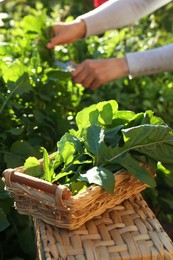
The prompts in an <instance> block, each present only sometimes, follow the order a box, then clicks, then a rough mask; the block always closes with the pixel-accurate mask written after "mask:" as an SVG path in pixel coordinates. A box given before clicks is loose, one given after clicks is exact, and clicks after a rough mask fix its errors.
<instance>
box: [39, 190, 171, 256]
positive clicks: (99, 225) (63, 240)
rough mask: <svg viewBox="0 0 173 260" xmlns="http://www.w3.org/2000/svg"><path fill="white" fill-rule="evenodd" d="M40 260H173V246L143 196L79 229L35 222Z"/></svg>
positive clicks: (135, 197)
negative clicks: (68, 228)
mask: <svg viewBox="0 0 173 260" xmlns="http://www.w3.org/2000/svg"><path fill="white" fill-rule="evenodd" d="M35 232H36V237H37V248H38V258H39V260H49V259H50V260H51V259H59V260H65V259H67V260H86V259H87V260H115V259H116V260H121V259H123V260H150V259H151V260H161V259H165V260H172V259H173V243H172V241H171V240H170V238H169V237H168V235H167V234H166V233H165V231H164V230H163V228H162V226H161V225H160V223H159V222H158V220H157V219H156V218H155V216H154V214H153V213H152V211H151V210H150V209H149V208H148V206H147V204H146V202H145V201H144V200H143V198H142V196H141V195H139V194H138V195H134V196H131V198H129V199H128V200H125V201H124V202H123V203H121V204H120V205H117V206H115V207H114V208H113V209H110V210H107V211H106V212H104V213H103V214H102V215H101V216H99V217H96V218H94V219H92V220H90V221H88V222H86V223H85V224H84V225H83V226H82V227H81V228H79V229H77V230H67V229H62V228H56V227H53V226H52V225H49V224H46V223H44V222H43V221H42V220H38V219H35Z"/></svg>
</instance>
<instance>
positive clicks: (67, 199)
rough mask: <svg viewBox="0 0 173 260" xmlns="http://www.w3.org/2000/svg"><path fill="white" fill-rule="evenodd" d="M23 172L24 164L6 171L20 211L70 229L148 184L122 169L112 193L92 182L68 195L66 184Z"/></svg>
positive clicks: (7, 181)
mask: <svg viewBox="0 0 173 260" xmlns="http://www.w3.org/2000/svg"><path fill="white" fill-rule="evenodd" d="M22 172H23V167H20V168H17V169H7V170H5V171H4V173H3V175H4V177H5V183H6V188H7V190H9V192H10V194H11V197H13V198H14V200H15V205H16V208H17V210H18V212H19V213H20V214H24V215H31V216H33V217H35V218H38V219H41V220H43V221H45V222H46V223H48V224H51V225H53V226H56V227H61V228H67V229H70V230H73V229H77V228H79V227H80V226H81V225H83V224H84V223H85V222H86V221H88V220H90V219H92V218H93V217H95V216H99V215H100V214H102V213H103V212H104V211H105V210H106V209H109V208H113V207H114V206H115V205H118V204H119V203H121V202H122V201H123V200H125V199H128V198H129V197H130V196H131V195H133V194H137V193H139V192H141V191H142V190H144V189H145V188H146V187H147V185H146V184H144V183H142V182H140V181H139V180H137V179H136V178H135V177H133V176H132V175H131V174H129V173H128V172H126V171H119V172H117V173H116V175H115V182H116V186H115V190H114V194H113V195H111V194H109V193H107V192H106V191H104V190H103V189H102V188H101V187H99V186H96V185H91V186H90V187H89V188H88V189H87V190H85V191H83V192H81V193H79V194H77V195H74V196H69V193H68V192H69V190H67V187H65V186H62V185H55V184H51V183H48V182H46V181H41V180H39V179H38V178H35V177H31V176H29V175H26V174H24V173H22Z"/></svg>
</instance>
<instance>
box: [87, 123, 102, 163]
mask: <svg viewBox="0 0 173 260" xmlns="http://www.w3.org/2000/svg"><path fill="white" fill-rule="evenodd" d="M84 134H85V135H84V136H83V137H84V140H85V146H86V148H87V151H88V152H89V153H91V154H92V155H94V165H99V164H101V163H103V160H104V157H105V149H106V145H105V143H104V137H105V135H104V130H103V128H101V127H100V126H96V125H92V126H90V127H88V128H87V129H86V130H85V131H84Z"/></svg>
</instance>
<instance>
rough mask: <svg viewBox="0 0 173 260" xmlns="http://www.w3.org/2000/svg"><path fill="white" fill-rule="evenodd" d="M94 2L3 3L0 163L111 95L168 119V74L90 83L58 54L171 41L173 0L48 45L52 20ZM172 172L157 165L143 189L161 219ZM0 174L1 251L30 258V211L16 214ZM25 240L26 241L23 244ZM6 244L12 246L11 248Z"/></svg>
mask: <svg viewBox="0 0 173 260" xmlns="http://www.w3.org/2000/svg"><path fill="white" fill-rule="evenodd" d="M92 8H93V2H92V1H91V0H90V1H88V2H86V1H83V2H77V1H69V0H60V1H58V3H57V1H55V0H53V1H45V0H37V1H33V0H31V1H28V0H15V1H14V0H9V1H2V2H1V3H0V161H1V164H0V170H1V172H3V170H5V169H6V168H9V167H12V168H14V167H17V166H19V165H22V164H23V162H24V160H25V159H26V158H27V157H28V156H29V155H33V156H36V157H38V158H40V157H41V154H40V147H41V146H44V147H45V148H46V149H47V150H48V151H49V152H52V151H54V150H55V149H56V142H57V141H58V140H59V138H60V137H61V136H62V135H63V134H64V133H65V131H67V130H68V129H69V128H71V127H75V122H74V116H75V114H76V113H77V112H78V111H79V110H81V109H82V108H84V107H86V106H88V105H90V104H93V103H97V102H100V101H104V100H110V99H115V100H116V101H117V102H118V103H119V106H120V109H125V110H132V111H134V112H135V113H137V112H141V111H146V110H147V109H151V110H153V111H154V112H155V114H156V115H157V116H160V117H162V119H163V120H164V121H165V122H166V123H167V124H168V125H170V126H171V127H173V110H172V107H173V74H172V73H167V72H165V73H162V74H158V75H154V76H146V77H136V78H134V79H129V78H128V77H126V78H123V79H120V80H117V81H115V82H111V83H109V84H105V85H103V86H102V87H100V88H99V89H97V90H95V91H91V90H88V89H84V88H83V87H82V86H80V85H77V84H74V83H73V82H72V80H71V77H70V75H69V74H68V73H62V72H61V71H58V69H57V68H56V66H55V64H54V62H55V60H57V59H58V60H61V61H67V60H74V61H76V62H81V61H82V60H84V59H86V58H109V57H113V56H116V57H121V56H123V55H125V53H126V52H133V51H143V50H146V49H151V48H155V47H159V46H162V45H164V44H168V43H172V42H173V33H172V32H173V16H172V12H173V3H172V2H171V3H170V4H168V5H167V6H165V7H163V8H161V9H160V10H158V11H156V12H155V13H153V14H151V15H149V16H147V17H144V18H143V19H141V21H139V22H137V23H135V24H134V25H133V26H129V27H126V28H122V29H120V30H112V31H108V32H106V33H105V34H103V35H99V36H92V37H89V38H87V39H84V40H79V41H77V42H76V43H74V44H70V45H68V46H67V45H64V46H57V47H56V48H55V50H54V51H50V50H48V49H47V48H46V47H45V44H46V42H47V41H48V39H49V37H50V34H51V30H50V27H51V25H52V24H54V23H55V22H56V21H57V20H62V21H65V20H67V19H73V18H75V17H76V16H78V15H80V14H82V13H85V12H87V11H89V10H91V9H92ZM172 176H173V174H172V173H170V172H167V171H165V169H164V168H163V167H162V166H161V165H159V167H158V172H157V178H156V181H157V188H156V189H154V190H151V189H147V190H146V191H145V192H144V193H143V194H144V196H145V198H146V200H147V201H148V203H149V205H150V207H151V208H152V210H153V211H154V213H155V214H156V216H157V217H158V218H159V220H161V221H162V222H166V223H173V217H172V216H173V202H172V201H173V195H172V183H173V177H172ZM12 205H13V201H12V200H11V198H10V197H9V195H8V193H7V192H6V191H5V190H4V184H3V182H2V180H0V219H1V223H0V259H14V258H15V259H16V258H17V259H35V248H34V230H33V223H32V219H30V218H29V217H26V216H21V215H19V214H18V213H17V211H16V210H15V209H14V207H13V206H12ZM28 241H30V243H29V245H28ZM9 247H10V250H9Z"/></svg>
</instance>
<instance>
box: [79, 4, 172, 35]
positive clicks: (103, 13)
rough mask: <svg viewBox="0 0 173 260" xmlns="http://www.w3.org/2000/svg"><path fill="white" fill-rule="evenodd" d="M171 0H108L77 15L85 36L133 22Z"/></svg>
mask: <svg viewBox="0 0 173 260" xmlns="http://www.w3.org/2000/svg"><path fill="white" fill-rule="evenodd" d="M171 1H172V0H109V1H107V2H106V3H104V4H103V5H101V6H99V7H98V8H96V9H94V10H92V11H90V12H88V13H86V14H84V15H81V16H79V17H78V18H79V19H82V20H84V21H85V24H86V37H87V36H89V35H97V34H100V33H103V32H105V31H107V30H110V29H118V28H122V27H124V26H127V25H130V24H133V23H134V22H136V21H138V20H139V19H141V18H142V17H144V16H146V15H148V14H150V13H152V12H154V11H155V10H157V9H159V8H160V7H162V6H164V5H166V4H167V3H169V2H171Z"/></svg>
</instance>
